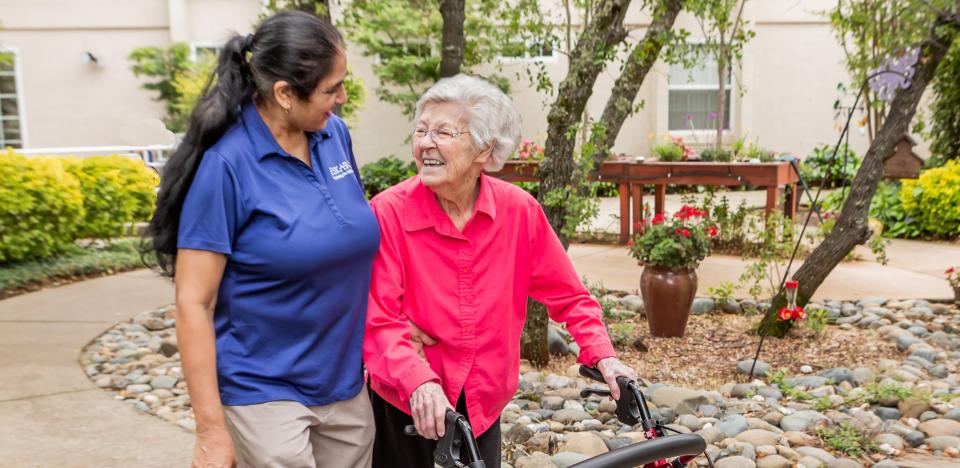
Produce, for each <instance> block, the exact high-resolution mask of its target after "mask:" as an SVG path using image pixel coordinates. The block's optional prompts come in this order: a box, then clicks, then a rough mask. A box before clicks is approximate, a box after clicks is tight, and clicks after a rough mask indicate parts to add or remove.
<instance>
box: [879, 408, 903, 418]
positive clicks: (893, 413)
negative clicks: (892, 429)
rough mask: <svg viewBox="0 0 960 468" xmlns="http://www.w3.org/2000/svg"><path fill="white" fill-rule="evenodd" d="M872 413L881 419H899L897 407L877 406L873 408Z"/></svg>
mask: <svg viewBox="0 0 960 468" xmlns="http://www.w3.org/2000/svg"><path fill="white" fill-rule="evenodd" d="M873 414H875V415H877V416H879V417H880V419H883V420H885V421H886V420H893V421H897V420H899V419H900V416H901V414H900V410H898V409H897V408H887V407H886V406H878V407H876V408H874V409H873Z"/></svg>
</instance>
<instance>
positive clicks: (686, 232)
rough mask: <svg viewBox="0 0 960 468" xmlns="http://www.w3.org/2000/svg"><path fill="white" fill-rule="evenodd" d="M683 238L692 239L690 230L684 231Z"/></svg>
mask: <svg viewBox="0 0 960 468" xmlns="http://www.w3.org/2000/svg"><path fill="white" fill-rule="evenodd" d="M683 237H690V230H689V229H684V230H683Z"/></svg>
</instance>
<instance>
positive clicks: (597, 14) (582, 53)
mask: <svg viewBox="0 0 960 468" xmlns="http://www.w3.org/2000/svg"><path fill="white" fill-rule="evenodd" d="M629 5H630V0H600V1H599V2H598V3H597V5H596V9H594V10H593V14H591V15H590V16H591V17H592V18H593V20H592V21H591V22H590V23H589V24H587V25H586V26H585V27H584V29H583V32H582V33H581V34H580V37H579V39H578V41H577V45H576V46H575V47H574V49H573V52H572V53H571V54H570V67H569V69H568V71H567V76H566V77H565V78H564V79H563V81H562V82H561V83H560V86H559V89H558V92H557V99H556V101H554V103H553V105H552V106H550V113H549V114H548V115H547V124H548V127H547V141H546V144H545V145H544V146H545V149H544V160H543V162H541V163H540V169H539V170H540V194H539V201H540V204H541V205H542V206H543V210H544V213H546V215H547V220H549V221H550V226H551V227H552V228H553V231H554V232H555V233H557V236H559V237H560V241H561V242H562V243H563V247H564V248H567V247H569V245H570V241H569V239H567V237H566V236H565V235H564V234H563V227H564V224H565V218H566V210H565V209H564V206H558V205H552V206H548V204H546V203H544V200H545V197H546V195H547V194H548V193H549V192H550V191H551V190H557V189H564V188H567V187H569V186H570V185H572V182H571V181H572V180H574V176H575V175H576V174H575V172H574V171H575V169H576V163H575V162H574V155H573V150H574V146H575V143H576V140H575V138H576V133H575V132H571V131H570V130H571V129H575V128H576V126H577V124H578V122H579V120H580V115H581V114H582V113H583V109H584V107H586V104H587V99H588V98H589V97H590V95H591V94H592V93H593V84H594V83H595V82H596V80H597V75H599V74H600V72H601V71H602V69H603V66H602V65H603V64H598V63H597V57H606V56H608V55H609V54H607V53H606V52H607V48H608V47H612V46H614V45H616V44H618V43H620V42H621V41H623V39H624V38H625V37H626V31H624V29H623V18H624V17H625V16H626V14H627V6H629ZM570 188H571V189H572V190H577V188H576V187H570ZM548 320H549V319H548V316H547V310H546V308H545V307H543V306H542V305H540V304H539V303H537V302H535V301H533V300H528V301H527V322H526V324H525V325H524V330H523V338H522V339H521V341H522V346H521V354H520V355H521V357H523V358H524V359H528V360H530V361H531V362H535V363H539V364H546V363H547V362H549V360H550V354H549V353H548V352H547V323H548Z"/></svg>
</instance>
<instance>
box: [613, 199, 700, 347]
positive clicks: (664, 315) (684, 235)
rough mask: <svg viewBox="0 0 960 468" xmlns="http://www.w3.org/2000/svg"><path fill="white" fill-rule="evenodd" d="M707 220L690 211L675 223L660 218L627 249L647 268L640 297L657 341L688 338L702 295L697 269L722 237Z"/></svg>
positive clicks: (646, 226)
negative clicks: (692, 315)
mask: <svg viewBox="0 0 960 468" xmlns="http://www.w3.org/2000/svg"><path fill="white" fill-rule="evenodd" d="M706 216H707V212H706V211H704V210H699V209H697V208H694V207H690V206H687V205H683V207H682V208H680V211H677V212H676V213H674V215H673V216H672V217H669V218H668V217H666V216H664V215H663V213H658V214H657V215H656V216H654V217H653V218H652V219H650V221H649V223H647V222H643V221H642V222H641V223H642V230H641V231H640V234H638V235H636V236H635V237H634V238H633V239H632V240H631V241H630V242H628V243H627V245H628V247H629V249H630V255H631V256H633V257H634V258H636V259H637V261H638V262H639V263H640V265H643V273H642V274H641V275H640V292H641V295H642V297H643V303H644V305H645V306H646V310H647V323H648V324H649V326H650V334H651V335H653V336H667V337H669V336H683V332H684V329H686V326H687V319H688V318H689V316H690V306H691V305H693V298H694V296H695V295H696V293H697V272H696V270H697V267H698V266H700V262H701V261H702V260H703V259H704V258H706V256H707V255H709V254H710V242H711V241H710V239H711V238H712V237H714V236H716V235H717V228H716V226H713V225H710V224H708V223H707V222H706Z"/></svg>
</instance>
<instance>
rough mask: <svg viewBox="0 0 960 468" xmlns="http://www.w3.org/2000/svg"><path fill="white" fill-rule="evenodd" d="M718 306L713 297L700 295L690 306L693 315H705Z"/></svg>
mask: <svg viewBox="0 0 960 468" xmlns="http://www.w3.org/2000/svg"><path fill="white" fill-rule="evenodd" d="M714 308H716V304H714V302H713V299H710V298H708V297H698V298H696V299H694V300H693V305H692V306H690V314H691V315H704V314H709V313H710V312H713V309H714Z"/></svg>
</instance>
